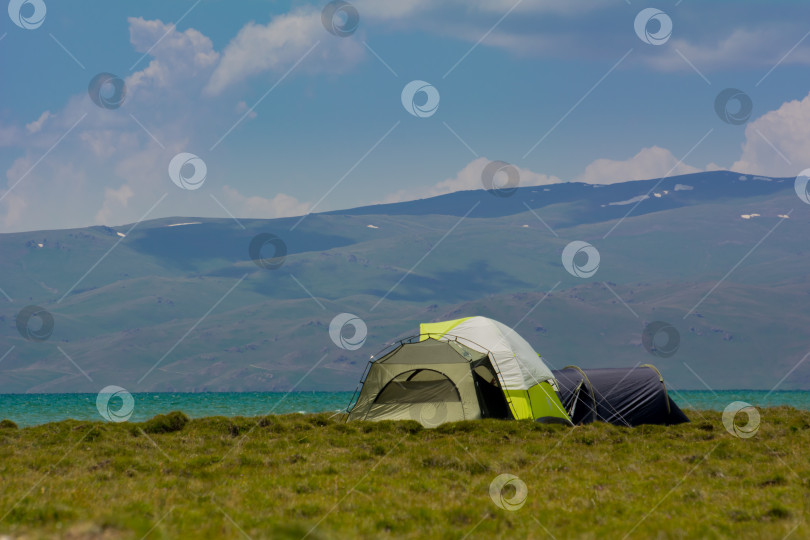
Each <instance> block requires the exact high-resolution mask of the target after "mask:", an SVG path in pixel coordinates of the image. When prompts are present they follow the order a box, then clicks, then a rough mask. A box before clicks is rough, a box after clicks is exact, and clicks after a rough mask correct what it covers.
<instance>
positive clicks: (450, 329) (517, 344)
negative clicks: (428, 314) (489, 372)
mask: <svg viewBox="0 0 810 540" xmlns="http://www.w3.org/2000/svg"><path fill="white" fill-rule="evenodd" d="M419 332H420V335H421V336H422V337H423V339H426V338H429V337H430V338H434V339H439V340H442V339H456V340H459V341H461V342H462V343H465V344H467V345H468V346H470V347H471V348H473V349H475V350H478V351H482V352H488V353H489V355H490V356H491V357H492V363H493V365H494V366H495V368H496V369H497V371H498V373H499V375H500V377H499V378H500V380H499V383H500V388H501V389H502V390H503V394H504V397H505V398H506V401H507V402H508V403H509V408H510V410H511V413H512V415H513V417H514V418H516V419H519V420H521V419H526V418H529V419H534V420H545V419H555V418H558V419H561V420H566V421H569V422H570V419H569V418H568V414H567V413H566V412H565V410H564V409H563V406H562V403H561V402H560V398H559V397H558V395H557V381H556V379H555V378H554V375H552V373H551V370H550V369H549V368H548V367H547V366H546V364H545V363H544V362H543V360H542V359H541V358H540V355H539V354H537V351H535V350H534V348H533V347H532V346H531V345H530V344H529V342H528V341H526V340H525V339H523V338H522V337H521V336H520V334H518V333H517V332H515V331H514V330H512V329H511V328H509V327H508V326H506V325H505V324H503V323H500V322H498V321H496V320H494V319H489V318H487V317H466V318H464V319H455V320H452V321H442V322H435V323H424V324H422V325H420V328H419Z"/></svg>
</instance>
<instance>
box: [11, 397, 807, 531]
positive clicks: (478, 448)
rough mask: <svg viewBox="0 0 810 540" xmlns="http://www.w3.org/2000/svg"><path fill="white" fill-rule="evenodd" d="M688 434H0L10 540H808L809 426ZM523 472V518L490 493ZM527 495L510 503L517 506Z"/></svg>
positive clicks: (514, 427)
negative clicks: (503, 478) (497, 482)
mask: <svg viewBox="0 0 810 540" xmlns="http://www.w3.org/2000/svg"><path fill="white" fill-rule="evenodd" d="M687 413H688V414H689V415H690V417H691V418H692V419H693V422H691V423H689V424H685V425H681V426H673V427H661V426H643V427H638V428H632V429H629V428H619V427H615V426H610V425H605V424H593V425H589V426H581V427H576V428H573V429H571V428H566V427H563V426H545V425H540V424H535V423H530V422H514V421H495V420H485V421H467V422H460V423H454V424H446V425H443V426H440V427H439V428H437V429H433V430H425V429H422V428H421V427H420V426H419V425H418V424H416V423H414V422H398V423H397V422H380V423H351V424H345V423H342V422H340V421H339V419H338V418H335V419H330V418H329V416H328V415H286V416H271V417H266V418H263V419H256V418H223V417H215V418H206V419H199V420H190V421H188V420H187V418H185V416H184V415H182V414H180V413H172V414H171V415H168V416H165V417H156V418H155V419H152V420H150V421H147V422H144V423H140V424H131V423H127V424H104V423H100V422H78V421H64V422H59V423H52V424H46V425H42V426H37V427H30V428H25V429H17V428H15V427H14V426H13V425H11V426H9V425H4V424H1V423H0V486H2V489H1V490H0V517H2V519H1V520H0V538H4V536H3V535H8V536H9V537H11V538H40V537H44V538H50V537H61V538H104V539H107V538H110V539H112V538H144V537H146V538H242V537H250V538H303V537H305V536H306V537H307V538H399V537H406V538H457V539H461V538H493V537H499V538H552V537H554V538H594V539H595V538H624V537H627V538H660V539H668V538H736V539H742V538H774V539H781V538H785V537H790V538H807V537H808V536H810V524H808V523H807V522H806V516H807V515H808V510H809V509H810V508H809V506H810V411H798V410H795V409H791V408H785V407H780V408H770V409H763V410H762V411H761V414H762V421H761V425H760V428H759V431H758V432H757V433H756V435H755V436H754V437H752V438H749V439H740V438H737V437H735V436H733V435H731V434H729V432H728V431H726V429H725V428H724V426H723V424H722V422H721V416H720V413H718V412H704V411H700V412H698V411H687ZM504 473H506V474H512V475H515V476H517V477H518V478H519V479H520V481H522V482H524V483H525V485H526V488H527V495H526V497H525V503H524V505H523V506H522V507H521V508H519V509H518V510H515V511H510V510H505V509H502V508H500V507H499V506H498V505H496V504H495V502H493V499H492V498H491V497H490V493H489V490H490V484H491V483H492V482H493V480H494V479H495V478H496V477H497V476H498V475H500V474H504ZM514 486H515V484H512V485H511V486H507V487H506V488H505V489H504V490H503V492H502V493H501V495H502V496H503V497H504V498H505V500H506V501H513V502H517V501H515V498H516V497H518V498H519V497H520V493H519V489H518V488H515V487H514Z"/></svg>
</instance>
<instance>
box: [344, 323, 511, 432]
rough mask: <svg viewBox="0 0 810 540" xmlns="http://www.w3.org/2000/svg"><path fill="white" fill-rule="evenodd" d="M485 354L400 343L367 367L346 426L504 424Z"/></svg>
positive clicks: (447, 344)
mask: <svg viewBox="0 0 810 540" xmlns="http://www.w3.org/2000/svg"><path fill="white" fill-rule="evenodd" d="M496 384H497V373H496V371H495V368H494V366H493V365H492V362H491V361H490V356H489V354H488V353H486V352H480V351H476V350H473V349H471V348H469V347H467V346H465V345H463V344H461V343H459V342H458V341H451V340H445V341H438V340H435V339H426V340H424V341H415V342H402V343H400V344H399V345H398V346H397V347H396V348H395V349H394V350H392V351H391V352H389V353H388V354H385V355H384V356H382V357H381V358H379V359H378V360H376V361H374V362H372V363H370V364H369V368H368V373H367V374H366V377H365V379H364V380H363V382H362V385H363V387H362V390H361V391H360V395H359V396H358V398H357V402H356V403H355V404H354V407H352V409H351V410H350V411H349V417H348V420H407V419H411V420H416V421H417V422H420V423H421V424H422V425H423V426H425V427H435V426H437V425H439V424H441V423H443V422H454V421H458V420H468V419H474V418H486V417H494V418H506V417H508V414H509V413H508V404H507V402H506V399H505V398H504V396H503V393H502V392H500V391H499V389H498V388H497V386H496Z"/></svg>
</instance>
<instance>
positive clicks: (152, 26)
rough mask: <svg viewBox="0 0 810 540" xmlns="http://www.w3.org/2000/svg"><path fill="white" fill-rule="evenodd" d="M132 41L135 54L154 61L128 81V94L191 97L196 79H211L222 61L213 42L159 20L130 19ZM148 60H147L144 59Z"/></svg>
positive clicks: (191, 31) (196, 32) (193, 32)
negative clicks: (145, 56)
mask: <svg viewBox="0 0 810 540" xmlns="http://www.w3.org/2000/svg"><path fill="white" fill-rule="evenodd" d="M127 20H128V22H129V41H130V43H132V46H133V47H134V48H135V50H136V51H138V52H141V53H144V54H148V55H149V56H151V57H152V58H151V59H150V60H149V63H148V64H147V66H146V67H145V68H144V69H143V70H141V71H136V72H135V73H133V74H132V75H130V76H129V77H127V79H126V86H127V95H128V99H129V95H130V94H137V93H138V92H139V91H144V92H150V93H154V94H157V95H165V93H166V92H167V91H169V92H171V93H172V94H174V93H176V92H180V93H185V94H187V95H188V94H189V92H190V91H191V90H192V89H194V88H196V85H194V84H192V81H193V80H194V79H198V78H200V77H205V76H208V74H209V73H210V72H211V70H212V69H213V68H214V66H215V65H216V63H217V61H219V53H218V52H216V51H215V50H214V45H213V43H212V42H211V40H210V39H209V38H208V37H207V36H205V35H203V34H202V33H201V32H199V31H198V30H195V29H194V28H189V29H187V30H185V31H183V32H179V31H177V30H176V29H175V27H174V25H173V24H165V23H163V22H161V21H159V20H151V21H149V20H145V19H143V18H141V17H130V18H129V19H127ZM144 61H145V60H144Z"/></svg>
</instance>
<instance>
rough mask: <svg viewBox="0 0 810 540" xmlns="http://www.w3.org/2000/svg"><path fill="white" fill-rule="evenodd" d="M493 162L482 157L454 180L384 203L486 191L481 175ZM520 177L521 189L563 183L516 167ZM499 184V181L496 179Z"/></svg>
mask: <svg viewBox="0 0 810 540" xmlns="http://www.w3.org/2000/svg"><path fill="white" fill-rule="evenodd" d="M490 161H491V160H489V159H487V158H485V157H480V158H477V159H474V160H473V161H471V162H469V163H468V164H467V165H466V166H464V168H463V169H461V170H460V171H459V172H458V173H457V174H456V176H454V177H453V178H447V179H445V180H442V181H441V182H438V183H436V184H435V185H433V186H430V187H428V188H425V189H422V190H418V189H417V190H401V191H397V192H396V193H392V194H390V195H388V196H387V197H385V199H384V200H383V201H382V202H383V203H392V202H400V201H409V200H413V199H423V198H426V197H436V196H438V195H445V194H447V193H453V192H456V191H466V190H474V189H484V185H483V183H482V181H481V174H482V173H483V172H484V167H486V166H487V164H489V163H490ZM514 167H515V168H516V169H517V171H518V173H519V175H520V187H526V186H545V185H548V184H557V183H560V182H562V180H560V179H559V178H557V177H556V176H549V175H546V174H539V173H536V172H534V171H531V170H529V169H523V168H521V167H518V166H516V165H515V166H514ZM496 182H497V179H496Z"/></svg>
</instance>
